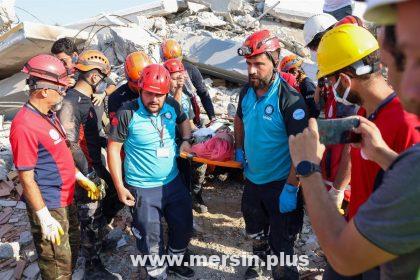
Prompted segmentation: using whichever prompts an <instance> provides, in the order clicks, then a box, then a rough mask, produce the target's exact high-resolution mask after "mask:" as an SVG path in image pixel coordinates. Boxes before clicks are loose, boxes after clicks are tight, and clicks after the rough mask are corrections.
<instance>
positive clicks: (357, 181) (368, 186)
mask: <svg viewBox="0 0 420 280" xmlns="http://www.w3.org/2000/svg"><path fill="white" fill-rule="evenodd" d="M327 34H328V36H327ZM327 34H326V35H324V37H323V38H322V40H321V43H320V46H319V48H318V63H319V71H318V74H317V75H318V78H323V77H326V78H328V80H329V82H330V83H331V84H332V85H333V90H334V96H335V99H336V100H337V101H338V102H340V103H343V104H344V105H358V106H363V108H364V109H365V110H366V115H365V116H366V118H367V119H368V120H370V121H371V122H372V123H374V124H375V125H376V126H377V127H378V129H379V131H380V132H381V134H382V138H383V139H384V141H385V143H386V144H387V145H388V146H389V147H390V148H391V149H392V150H394V151H395V152H397V153H401V152H402V151H404V150H406V149H407V148H409V147H410V146H411V145H413V144H414V143H416V142H418V140H419V134H418V132H417V131H416V127H417V126H418V125H419V122H418V119H417V116H414V115H411V114H408V113H407V112H405V111H404V110H403V108H402V105H401V103H400V101H399V98H398V97H397V96H396V93H395V91H394V90H393V89H392V88H391V87H390V86H389V84H388V83H387V82H386V81H385V79H384V78H383V76H382V74H381V71H380V70H381V68H380V60H379V53H378V49H379V45H378V42H377V41H376V39H375V38H374V37H373V35H372V34H371V33H370V32H369V31H368V30H366V29H365V28H363V27H360V26H356V25H351V24H344V25H340V26H337V27H335V28H333V29H332V30H330V31H329V32H328V33H327ZM337 42H340V44H337ZM380 170H381V167H380V166H379V165H378V164H376V163H375V162H372V161H369V160H367V158H366V155H365V154H363V151H362V150H361V149H359V148H352V151H351V200H350V203H349V211H348V216H349V218H350V219H351V218H353V217H354V216H355V215H356V213H357V211H358V209H359V207H360V206H361V205H362V204H363V203H365V202H366V201H367V199H368V198H369V197H370V195H371V194H372V192H373V191H374V190H375V188H376V187H377V185H376V184H375V182H377V176H378V174H379V172H380ZM324 277H325V278H326V279H340V277H339V276H337V275H335V273H334V272H333V271H331V270H330V269H326V271H325V276H324Z"/></svg>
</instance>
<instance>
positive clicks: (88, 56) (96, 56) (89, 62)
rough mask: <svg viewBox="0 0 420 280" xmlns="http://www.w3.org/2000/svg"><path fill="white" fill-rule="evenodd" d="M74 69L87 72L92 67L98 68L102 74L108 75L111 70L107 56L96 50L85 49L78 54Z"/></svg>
mask: <svg viewBox="0 0 420 280" xmlns="http://www.w3.org/2000/svg"><path fill="white" fill-rule="evenodd" d="M75 68H76V69H78V70H80V71H83V72H87V71H90V70H93V69H98V70H99V71H100V72H101V73H102V74H104V75H108V74H109V72H111V65H110V64H109V60H108V58H106V56H105V55H104V54H103V53H102V52H100V51H97V50H87V51H84V52H82V53H81V54H80V55H79V58H78V60H77V64H76V66H75Z"/></svg>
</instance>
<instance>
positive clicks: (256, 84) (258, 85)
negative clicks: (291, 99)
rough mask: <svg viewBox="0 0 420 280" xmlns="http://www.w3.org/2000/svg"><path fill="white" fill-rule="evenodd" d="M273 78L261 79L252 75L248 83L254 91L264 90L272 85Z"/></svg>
mask: <svg viewBox="0 0 420 280" xmlns="http://www.w3.org/2000/svg"><path fill="white" fill-rule="evenodd" d="M271 78H272V75H271V74H270V75H268V76H267V77H263V78H259V77H258V76H257V75H251V76H249V77H248V82H249V84H250V85H251V87H253V88H254V89H264V88H267V87H268V86H269V85H270V82H271Z"/></svg>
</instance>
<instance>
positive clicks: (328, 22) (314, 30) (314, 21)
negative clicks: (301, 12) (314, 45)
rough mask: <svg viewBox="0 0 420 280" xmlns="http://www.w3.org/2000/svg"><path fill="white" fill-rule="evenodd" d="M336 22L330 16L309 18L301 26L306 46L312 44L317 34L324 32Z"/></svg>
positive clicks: (322, 15) (320, 15)
mask: <svg viewBox="0 0 420 280" xmlns="http://www.w3.org/2000/svg"><path fill="white" fill-rule="evenodd" d="M336 22H337V20H336V19H335V17H333V16H332V15H330V14H325V13H324V14H318V15H314V16H312V17H310V18H309V19H308V20H307V21H306V22H305V25H304V26H303V37H304V39H305V44H306V46H308V45H309V43H311V42H312V40H313V39H314V38H315V36H316V35H317V34H318V33H321V32H324V31H325V30H327V29H328V28H330V27H331V26H333V25H334V24H336Z"/></svg>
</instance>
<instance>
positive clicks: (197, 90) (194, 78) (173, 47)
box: [161, 39, 216, 127]
mask: <svg viewBox="0 0 420 280" xmlns="http://www.w3.org/2000/svg"><path fill="white" fill-rule="evenodd" d="M161 52H162V59H163V60H164V61H165V60H168V59H171V58H176V59H179V60H181V61H182V48H181V45H180V44H179V43H178V42H177V41H176V40H174V39H168V40H166V41H164V42H163V43H162V45H161ZM182 64H183V65H184V68H185V70H186V72H187V74H188V75H187V77H186V81H185V86H184V92H186V93H187V94H188V95H189V97H190V99H191V103H192V105H193V108H194V114H195V118H194V123H195V124H196V126H198V127H201V120H200V110H199V109H200V108H199V107H198V103H197V99H196V95H198V97H200V100H201V104H202V105H203V107H204V110H206V113H207V116H208V118H209V121H210V122H212V121H214V120H215V119H216V115H215V113H214V107H213V103H212V102H211V98H210V95H209V93H208V91H207V88H206V86H205V84H204V81H203V77H202V76H201V73H200V71H199V70H198V68H197V67H196V66H194V65H193V64H191V63H189V62H187V61H185V60H183V61H182Z"/></svg>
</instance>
